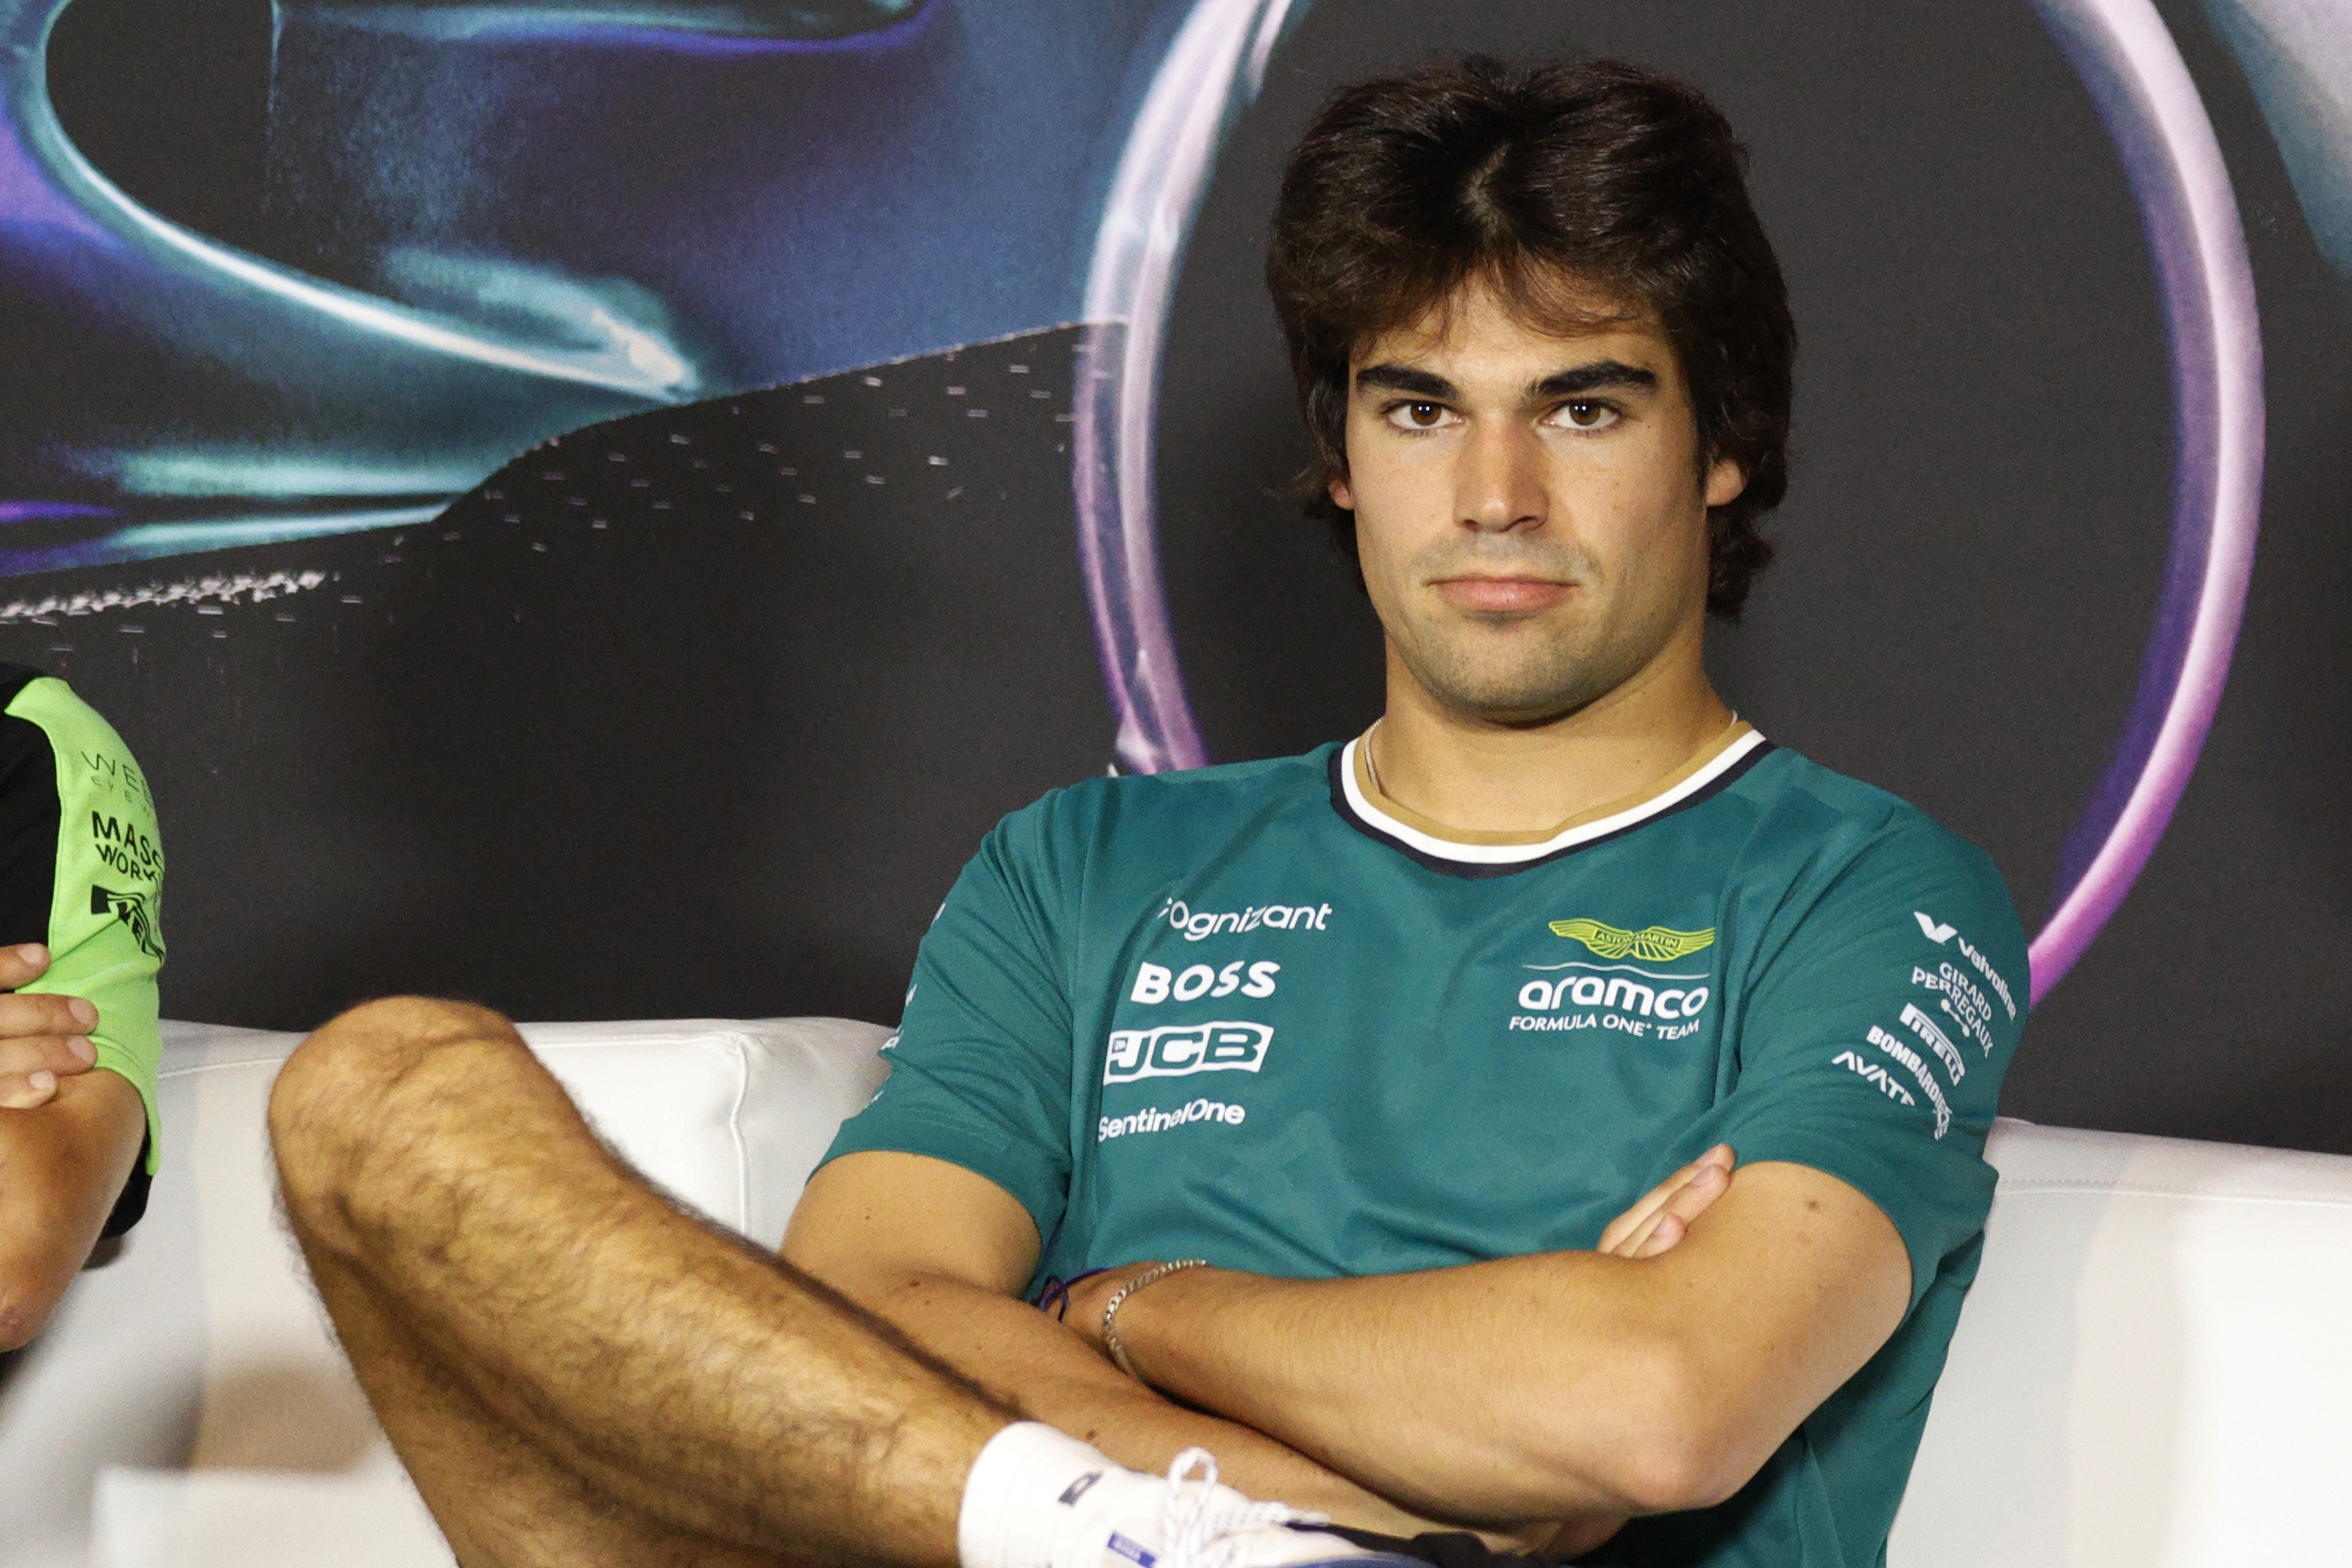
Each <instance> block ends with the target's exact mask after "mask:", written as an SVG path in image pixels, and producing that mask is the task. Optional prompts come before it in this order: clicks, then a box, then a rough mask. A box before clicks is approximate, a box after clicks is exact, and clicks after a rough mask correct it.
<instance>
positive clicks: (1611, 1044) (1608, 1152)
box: [827, 731, 2026, 1568]
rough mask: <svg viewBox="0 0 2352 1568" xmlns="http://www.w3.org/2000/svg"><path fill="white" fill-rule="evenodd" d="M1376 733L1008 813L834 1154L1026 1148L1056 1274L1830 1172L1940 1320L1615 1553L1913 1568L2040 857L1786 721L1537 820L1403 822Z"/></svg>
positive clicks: (1452, 1241) (1571, 1219) (1431, 1236)
mask: <svg viewBox="0 0 2352 1568" xmlns="http://www.w3.org/2000/svg"><path fill="white" fill-rule="evenodd" d="M1358 744H1360V743H1359V742H1350V743H1349V745H1347V746H1345V747H1340V746H1326V747H1323V748H1321V749H1319V750H1318V751H1316V752H1310V753H1309V754H1307V756H1305V757H1299V758H1291V759H1286V760H1282V761H1277V762H1266V763H1242V764H1238V765H1234V766H1228V767H1218V768H1208V769H1202V770H1200V771H1198V772H1192V773H1175V774H1162V775H1158V776H1153V777H1136V778H1118V779H1097V780H1091V781H1088V782H1087V783H1085V784H1078V785H1076V786H1074V787H1072V788H1069V789H1066V790H1061V791H1057V792H1055V794H1053V795H1048V796H1046V797H1045V799H1043V800H1041V801H1039V802H1038V803H1036V804H1035V805H1032V806H1030V807H1028V808H1027V809H1025V810H1023V811H1019V812H1016V813H1014V814H1013V816H1009V817H1007V818H1006V819H1005V820H1004V821H1003V823H1002V824H1001V825H999V826H998V827H997V828H996V829H995V831H994V832H992V834H990V836H989V837H988V838H987V840H986V841H985V843H984V844H983V845H982V847H981V851H980V853H979V855H978V856H977V857H975V858H974V859H973V860H972V861H971V864H970V865H969V866H968V867H967V868H965V869H964V872H963V874H962V876H961V879H959V880H958V881H957V883H956V886H955V889H954V890H953V891H952V893H951V894H950V897H949V898H948V900H947V902H946V904H945V905H944V906H943V907H942V909H941V910H940V913H939V916H938V918H937V920H936V921H934V922H933V924H932V927H931V930H930V931H929V934H928V935H927V936H926V938H925V939H924V942H923V944H922V948H921V952H920V953H919V957H918V959H917V962H916V966H915V974H914V984H913V986H912V988H911V990H910V991H909V993H908V1001H907V1006H906V1012H905V1017H904V1021H903V1023H902V1024H901V1026H900V1029H899V1032H898V1035H897V1036H896V1037H894V1038H893V1040H892V1042H891V1043H890V1044H889V1045H888V1046H886V1047H885V1049H886V1051H887V1057H888V1059H889V1060H890V1062H891V1064H892V1068H891V1075H890V1078H889V1079H888V1081H887V1083H886V1084H885V1086H884V1088H883V1089H882V1091H881V1093H879V1094H878V1095H877V1097H876V1098H875V1100H874V1102H873V1103H872V1104H871V1105H869V1106H868V1107H867V1108H866V1110H865V1111H864V1112H862V1113H861V1114H860V1115H858V1116H856V1117H855V1118H853V1119H852V1120H851V1121H849V1122H847V1123H846V1124H845V1126H844V1127H843V1129H842V1131H841V1133H840V1135H839V1137H838V1138H837V1139H836V1140H835V1143H834V1146H833V1149H832V1151H831V1152H830V1153H829V1154H828V1156H827V1158H828V1159H830V1158H835V1157H838V1156H839V1155H842V1154H845V1153H850V1152H856V1151H860V1150H874V1149H887V1150H898V1151H904V1152H914V1153H919V1154H927V1155H930V1156H933V1157H936V1158H939V1159H942V1160H947V1161H950V1162H953V1163H956V1164H959V1165H961V1166H963V1167H965V1168H967V1169H969V1170H971V1171H973V1172H976V1173H979V1174H981V1175H982V1176H984V1177H986V1178H988V1179H989V1180H990V1181H992V1182H994V1183H995V1184H997V1185H999V1186H1001V1187H1003V1189H1004V1190H1005V1191H1006V1192H1007V1193H1010V1194H1012V1195H1013V1197H1014V1198H1016V1199H1018V1200H1019V1201H1020V1203H1021V1204H1022V1205H1024V1207H1025V1208H1026V1209H1027V1210H1028V1211H1029V1213H1030V1215H1031V1216H1032V1217H1033V1218H1034V1220H1035V1222H1036V1226H1037V1233H1038V1235H1039V1236H1040V1237H1042V1238H1044V1253H1043V1257H1042V1258H1041V1260H1040V1263H1039V1269H1038V1272H1039V1278H1040V1279H1043V1278H1044V1277H1045V1276H1047V1275H1055V1276H1060V1277H1064V1278H1067V1277H1069V1276H1071V1275H1074V1274H1076V1273H1078V1272H1080V1271H1082V1270H1085V1269H1087V1268H1098V1267H1104V1266H1110V1265H1116V1264H1120V1263H1127V1262H1131V1261H1134V1260H1137V1259H1140V1258H1187V1257H1199V1258H1207V1259H1209V1260H1210V1261H1211V1262H1213V1263H1215V1264H1217V1265H1219V1266H1221V1267H1224V1268H1240V1269H1248V1270H1252V1271H1254V1272H1257V1273H1263V1274H1269V1275H1277V1276H1283V1277H1288V1278H1301V1279H1320V1278H1329V1277H1333V1276H1340V1275H1362V1274H1383V1273H1393V1272H1399V1271H1402V1270H1408V1269H1421V1268H1444V1267H1447V1266H1450V1265H1454V1264H1463V1263H1472V1262H1477V1261H1481V1260H1484V1259H1487V1258H1502V1257H1511V1256H1517V1255H1521V1254H1526V1253H1532V1252H1546V1251H1558V1250H1562V1249H1571V1248H1590V1247H1593V1246H1594V1245H1596V1244H1597V1242H1598V1241H1599V1239H1600V1236H1601V1227H1602V1226H1605V1225H1606V1224H1607V1223H1608V1222H1609V1221H1610V1220H1611V1219H1612V1218H1614V1217H1615V1216H1616V1215H1618V1214H1619V1213H1621V1212H1622V1210H1624V1209H1625V1208H1626V1207H1627V1206H1628V1205H1630V1204H1632V1203H1633V1200H1634V1199H1635V1198H1637V1197H1639V1196H1640V1195H1641V1194H1643V1192H1645V1191H1647V1190H1648V1189H1649V1188H1650V1187H1652V1186H1653V1185H1654V1184H1657V1183H1658V1182H1659V1181H1661V1180H1663V1179H1664V1177H1665V1176H1666V1175H1667V1174H1668V1173H1670V1172H1672V1171H1673V1170H1674V1169H1675V1167H1677V1166H1678V1165H1680V1164H1682V1163H1685V1162H1686V1161H1688V1160H1690V1159H1692V1158H1694V1157H1696V1155H1697V1154H1698V1153H1699V1152H1702V1151H1704V1150H1706V1148H1708V1147H1709V1146H1711V1145H1713V1144H1715V1143H1717V1142H1727V1143H1729V1144H1731V1145H1732V1147H1733V1148H1734V1150H1736V1151H1737V1152H1738V1158H1739V1160H1740V1162H1741V1163H1755V1162H1759V1161H1766V1160H1787V1161H1794V1162H1796V1163H1801V1164H1805V1165H1810V1166H1812V1167H1814V1168H1816V1169H1818V1170H1822V1171H1824V1172H1827V1173H1829V1174H1831V1175H1833V1176H1836V1177H1838V1178H1840V1179H1841V1180H1843V1181H1845V1182H1847V1183H1848V1184H1852V1185H1853V1187H1855V1188H1856V1189H1858V1190H1859V1191H1861V1192H1862V1193H1863V1194H1864V1195H1865V1196H1867V1197H1868V1198H1870V1199H1871V1200H1872V1201H1873V1202H1874V1203H1875V1204H1876V1205H1878V1206H1879V1207H1880V1208H1881V1209H1883V1210H1884V1211H1885V1214H1886V1215H1887V1216H1888V1218H1890V1219H1891V1220H1892V1221H1893V1222H1894V1223H1895V1228H1896V1229H1897V1230H1898V1231H1899V1232H1900V1233H1901V1235H1902V1237H1903V1241H1904V1244H1905V1246H1906V1248H1907V1249H1908V1251H1909V1254H1910V1259H1911V1274H1912V1279H1911V1309H1910V1311H1909V1314H1908V1316H1907V1317H1906V1319H1905V1320H1904V1321H1903V1324H1902V1326H1901V1327H1900V1328H1899V1329H1898V1330H1897V1331H1896V1332H1895V1336H1894V1338H1893V1339H1892V1340H1891V1341H1890V1342H1888V1343H1887V1345H1886V1346H1885V1349H1884V1350H1882V1351H1881V1352H1879V1354H1878V1355H1877V1356H1876V1357H1875V1358H1874V1360H1873V1361H1872V1362H1871V1363H1869V1364H1868V1365H1867V1366H1865V1367H1864V1369H1863V1370H1862V1371H1861V1372H1860V1373H1857V1374H1856V1375H1855V1376H1854V1377H1853V1379H1852V1380H1851V1381H1849V1382H1848V1383H1847V1384H1845V1386H1844V1387H1843V1388H1842V1389H1840V1390H1839V1391H1838V1392H1837V1393H1836V1394H1834V1395H1832V1397H1831V1398H1830V1400H1829V1401H1828V1402H1827V1403H1825V1404H1824V1405H1822V1407H1821V1408H1820V1409H1819V1410H1817V1411H1816V1412H1814V1414H1813V1415H1811V1417H1810V1418H1808V1419H1807V1420H1806V1422H1805V1423H1804V1425H1803V1426H1801V1428H1800V1429H1799V1430H1798V1431H1797V1433H1796V1434H1795V1435H1794V1436H1791V1437H1790V1440H1789V1441H1788V1443H1787V1444H1785V1445H1784V1446H1783V1447H1782V1448H1781V1449H1780V1452H1779V1453H1778V1454H1777V1455H1776V1456H1775V1457H1774V1458H1773V1459H1772V1460H1771V1461H1770V1462H1769V1464H1768V1465H1767V1466H1766V1467H1765V1468H1764V1470H1763V1471H1762V1472H1761V1473H1760V1474H1759V1476H1758V1477H1757V1478H1756V1479H1755V1480H1754V1481H1753V1482H1751V1483H1750V1484H1749V1486H1748V1488H1747V1489H1744V1490H1743V1491H1742V1492H1741V1493H1740V1494H1739V1496H1738V1497H1737V1498H1735V1499H1733V1500H1731V1501H1729V1502H1727V1503H1726V1504H1724V1505H1722V1506H1721V1507H1719V1508H1716V1509H1712V1510H1703V1511H1697V1512H1693V1513H1685V1514H1674V1515H1665V1516H1661V1517H1658V1518H1654V1519H1647V1520H1638V1521H1634V1522H1633V1524H1632V1525H1631V1526H1629V1527H1628V1528H1627V1529H1626V1530H1625V1531H1623V1532H1622V1533H1621V1534H1620V1535H1619V1536H1618V1538H1617V1539H1616V1540H1615V1541H1614V1542H1611V1543H1610V1545H1608V1546H1607V1547H1604V1548H1603V1549H1602V1550H1601V1552H1598V1553H1596V1554H1595V1555H1594V1556H1593V1557H1591V1559H1589V1560H1588V1561H1592V1562H1601V1563H1709V1564H1733V1563H1738V1564H1758V1565H1764V1564H1771V1565H1775V1568H1790V1565H1796V1564H1802V1565H1804V1568H1832V1565H1838V1568H1843V1565H1848V1564H1863V1563H1876V1562H1879V1561H1881V1560H1882V1559H1883V1557H1884V1554H1885V1540H1886V1533H1887V1530H1888V1528H1889V1526H1890V1525H1891V1523H1892V1522H1893V1520H1894V1516H1895V1505H1896V1504H1897V1502H1898V1501H1899V1500H1901V1497H1902V1491H1903V1486H1904V1482H1905V1479H1906V1477H1907V1475H1908V1473H1909V1470H1910V1465H1911V1459H1912V1456H1913V1454H1914V1453H1915V1452H1916V1448H1917V1446H1918V1440H1919V1434H1920V1430H1921V1427H1922V1426H1923V1425H1924V1424H1925V1422H1926V1419H1927V1401H1928V1395H1929V1394H1930V1392H1931V1391H1932V1389H1933V1387H1934V1384H1935V1381H1936V1377H1937V1373H1938V1372H1940V1371H1941V1369H1942V1366H1943V1362H1944V1354H1945V1348H1946V1346H1947V1344H1948V1342H1949V1340H1950V1337H1951V1332H1952V1327H1953V1324H1954V1321H1955V1320H1956V1319H1957V1317H1958V1311H1959V1306H1960V1299H1961V1296H1962V1293H1963V1292H1964V1291H1965V1290H1966V1289H1967V1288H1968V1285H1969V1280H1970V1279H1972V1278H1973V1277H1974V1274H1975V1272H1976V1267H1977V1258H1978V1252H1979V1247H1980V1244H1981V1236H1982V1227H1983V1223H1984V1217H1985V1213H1986V1210H1987V1208H1988V1206H1989V1205H1990V1200H1991V1196H1992V1189H1993V1173H1992V1171H1991V1170H1990V1167H1988V1166H1987V1165H1986V1164H1985V1163H1984V1160H1983V1157H1982V1156H1983V1149H1984V1140H1985V1135H1986V1132H1987V1131H1988V1130H1989V1128H1990V1125H1991V1121H1992V1117H1993V1107H1994V1102H1995V1100H1996V1098H1997V1095H1998V1092H1999V1089H2000V1079H2001V1076H2002V1074H2003V1072H2004V1071H2005V1070H2006V1069H2007V1068H2008V1066H2009V1063H2010V1060H2011V1056H2012V1055H2013V1053H2014V1051H2015V1049H2016V1046H2017V1039H2018V1034H2019V1028H2020V1026H2021V1022H2022V1018H2023V1010H2024V1003H2025V993H2024V990H2023V986H2024V983H2025V978H2026V959H2025V948H2024V940H2023V937H2022V934H2021V931H2020V929H2019V926H2018V921H2017V916H2016V913H2015V911H2014V910H2013V909H2012V908H2011V903H2010V900H2009V897H2008V893H2007V891H2006V889H2004V887H2003V885H2002V882H2001V879H2000V874H1999V873H1998V872H1997V871H1996V870H1995V869H1994V868H1993V866H1992V863H1991V861H1990V859H1989V858H1987V857H1986V856H1985V855H1984V854H1983V852H1982V851H1980V850H1979V849H1977V848H1975V847H1973V846H1971V845H1969V844H1968V843H1966V842H1965V841H1963V840H1961V839H1959V838H1958V837H1955V836H1953V835H1952V834H1950V833H1948V832H1947V831H1945V830H1944V829H1943V828H1941V827H1939V826H1937V825H1936V824H1935V823H1934V822H1933V821H1931V820H1929V819H1928V818H1927V816H1925V815H1923V814H1922V813H1920V812H1919V811H1917V810H1916V809H1915V808H1913V807H1911V806H1909V805H1906V804H1905V803H1903V802H1902V801H1900V800H1898V799H1896V798H1895V797H1894V796H1892V795H1887V794H1885V792H1883V791H1881V790H1877V789H1874V788H1872V787H1870V786H1868V785H1866V784H1859V783H1856V782H1855V781H1853V780H1851V779H1847V778H1843V777H1841V776H1839V775H1838V774H1835V773H1830V772H1829V771H1827V770H1826V769H1823V768H1821V767H1819V766H1817V765H1815V764H1814V763H1810V762H1808V761H1806V760H1805V759H1804V758H1802V757H1801V756H1799V755H1797V754H1795V753H1794V752H1788V751H1784V750H1778V749H1775V748H1773V747H1772V746H1771V745H1769V743H1768V742H1765V740H1764V739H1763V737H1762V736H1760V735H1758V734H1756V733H1754V732H1753V731H1746V732H1744V733H1741V734H1739V735H1738V736H1737V738H1735V739H1734V740H1733V741H1732V742H1730V743H1729V744H1728V745H1727V746H1726V747H1725V748H1724V749H1723V750H1721V751H1720V752H1717V754H1716V755H1715V756H1714V757H1713V758H1712V759H1710V760H1709V761H1708V762H1707V763H1706V764H1705V765H1704V766H1702V767H1700V768H1699V769H1697V770H1696V772H1694V773H1691V774H1690V775H1689V776H1688V777H1686V778H1685V779H1683V780H1682V781H1681V782H1680V783H1679V784H1675V786H1673V787H1672V788H1670V789H1668V790H1666V791H1664V793H1662V794H1660V795H1657V796H1655V797H1654V798H1653V799H1651V800H1649V801H1647V802H1644V803H1643V804H1642V805H1638V806H1635V807H1633V808H1631V809H1629V810H1625V811H1622V812H1619V813H1617V814H1615V815H1613V816H1608V817H1606V818H1604V819H1602V820H1600V821H1597V822H1591V823H1587V824H1584V825H1582V826H1578V827H1575V828H1573V829H1570V830H1568V831H1565V832H1563V833H1561V834H1559V835H1558V836H1556V837H1553V838H1551V839H1549V840H1547V841H1545V842H1542V843H1538V844H1532V845H1530V844H1509V845H1483V844H1482V845H1472V844H1463V843H1457V842H1454V841H1453V840H1451V839H1448V838H1443V837H1436V836H1434V835H1433V834H1432V833H1429V832H1426V831H1423V829H1422V828H1419V827H1416V826H1412V824H1410V823H1408V822H1406V821H1404V820H1402V819H1401V817H1400V816H1398V815H1396V814H1393V813H1391V811H1386V810H1383V809H1382V808H1381V805H1378V804H1375V800H1376V797H1375V795H1374V794H1373V792H1371V791H1370V790H1367V789H1366V788H1365V787H1364V784H1363V782H1362V778H1361V776H1360V772H1359V769H1358V766H1357V763H1356V759H1355V752H1356V750H1357V746H1358Z"/></svg>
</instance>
